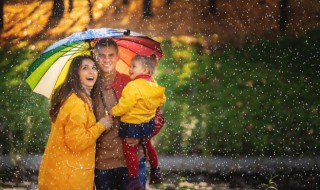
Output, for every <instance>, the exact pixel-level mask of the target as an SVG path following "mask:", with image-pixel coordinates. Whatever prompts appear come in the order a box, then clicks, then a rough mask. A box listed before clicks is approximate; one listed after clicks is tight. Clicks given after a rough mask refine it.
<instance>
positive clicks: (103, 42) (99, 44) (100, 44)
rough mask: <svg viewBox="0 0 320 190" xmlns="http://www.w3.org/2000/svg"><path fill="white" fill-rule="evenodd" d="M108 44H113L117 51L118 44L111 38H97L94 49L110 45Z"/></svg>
mask: <svg viewBox="0 0 320 190" xmlns="http://www.w3.org/2000/svg"><path fill="white" fill-rule="evenodd" d="M110 46H114V47H115V48H116V50H117V53H118V44H117V43H116V42H115V41H114V40H113V39H111V38H103V39H101V40H99V41H98V42H97V43H96V44H95V45H94V49H96V50H97V49H98V48H99V47H110Z"/></svg>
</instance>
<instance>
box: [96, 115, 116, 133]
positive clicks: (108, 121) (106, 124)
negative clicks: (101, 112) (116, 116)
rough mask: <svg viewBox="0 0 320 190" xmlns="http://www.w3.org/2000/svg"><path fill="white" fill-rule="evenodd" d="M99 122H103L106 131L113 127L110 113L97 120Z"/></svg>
mask: <svg viewBox="0 0 320 190" xmlns="http://www.w3.org/2000/svg"><path fill="white" fill-rule="evenodd" d="M99 122H101V123H103V125H104V127H105V128H106V130H107V131H109V130H110V129H112V127H113V118H112V116H111V115H105V116H104V117H103V118H101V119H100V120H99Z"/></svg>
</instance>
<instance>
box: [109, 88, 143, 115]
mask: <svg viewBox="0 0 320 190" xmlns="http://www.w3.org/2000/svg"><path fill="white" fill-rule="evenodd" d="M135 87H136V85H135V84H134V83H133V82H129V83H128V84H127V86H126V87H124V89H123V92H122V95H121V98H120V99H119V103H118V104H117V105H116V106H114V107H113V108H112V115H114V116H122V115H124V114H125V113H127V112H128V111H129V110H131V109H132V108H133V107H134V105H136V104H137V102H138V98H139V92H138V89H137V88H135Z"/></svg>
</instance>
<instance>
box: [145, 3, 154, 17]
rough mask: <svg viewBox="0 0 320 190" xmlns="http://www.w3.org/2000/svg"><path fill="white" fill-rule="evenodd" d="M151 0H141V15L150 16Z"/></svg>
mask: <svg viewBox="0 0 320 190" xmlns="http://www.w3.org/2000/svg"><path fill="white" fill-rule="evenodd" d="M151 7H152V0H144V1H143V17H145V18H146V17H151V16H152V8H151Z"/></svg>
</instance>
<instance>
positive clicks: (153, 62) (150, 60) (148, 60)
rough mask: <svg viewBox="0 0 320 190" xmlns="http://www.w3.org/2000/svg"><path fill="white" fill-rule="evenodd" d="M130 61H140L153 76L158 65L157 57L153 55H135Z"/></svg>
mask: <svg viewBox="0 0 320 190" xmlns="http://www.w3.org/2000/svg"><path fill="white" fill-rule="evenodd" d="M131 61H140V62H141V63H142V65H143V66H144V67H146V68H148V70H149V74H150V75H153V74H154V72H155V70H156V67H157V64H158V57H157V55H155V54H152V55H150V56H146V55H136V56H135V57H134V58H132V60H131Z"/></svg>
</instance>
